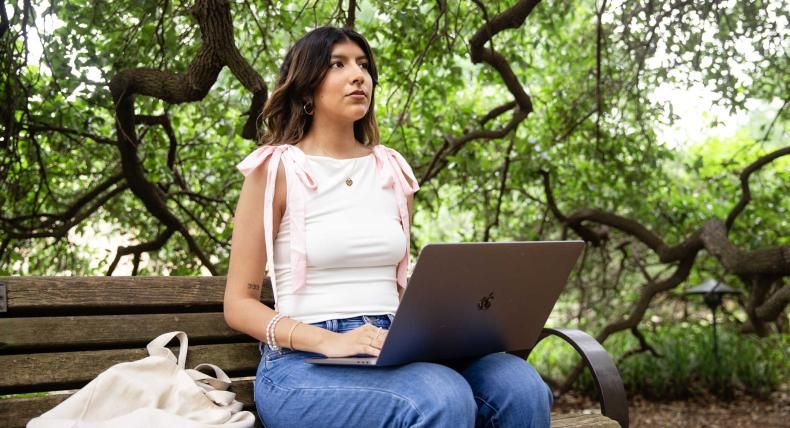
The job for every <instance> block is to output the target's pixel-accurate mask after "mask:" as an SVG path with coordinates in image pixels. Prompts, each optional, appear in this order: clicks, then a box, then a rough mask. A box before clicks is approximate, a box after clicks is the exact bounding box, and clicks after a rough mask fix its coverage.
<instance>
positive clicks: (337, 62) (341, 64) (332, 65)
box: [329, 61, 343, 68]
mask: <svg viewBox="0 0 790 428" xmlns="http://www.w3.org/2000/svg"><path fill="white" fill-rule="evenodd" d="M342 66H343V63H342V62H339V61H335V62H333V63H331V64H329V68H340V67H342Z"/></svg>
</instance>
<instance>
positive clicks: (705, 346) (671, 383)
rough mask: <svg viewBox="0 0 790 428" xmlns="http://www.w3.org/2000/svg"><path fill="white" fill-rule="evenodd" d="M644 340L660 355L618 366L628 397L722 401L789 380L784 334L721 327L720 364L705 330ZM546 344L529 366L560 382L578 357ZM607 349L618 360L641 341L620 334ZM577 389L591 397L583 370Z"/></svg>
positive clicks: (671, 329)
mask: <svg viewBox="0 0 790 428" xmlns="http://www.w3.org/2000/svg"><path fill="white" fill-rule="evenodd" d="M645 339H646V340H647V343H649V344H650V345H651V346H652V347H653V348H654V349H655V350H656V351H657V352H658V354H659V355H660V356H659V357H654V356H653V355H651V354H650V353H648V352H643V353H639V354H635V355H632V356H629V357H627V358H625V359H624V360H622V361H621V362H620V363H619V364H618V367H617V368H618V370H619V371H620V376H621V377H622V378H623V383H624V384H625V386H626V390H627V392H628V393H629V395H630V394H639V395H642V396H644V397H648V398H660V399H668V400H671V399H685V398H688V397H690V396H695V395H704V394H709V393H710V394H715V395H718V396H720V397H722V398H733V397H735V396H736V395H737V394H742V393H746V394H751V395H756V396H760V397H767V396H768V394H770V393H771V392H773V391H775V390H776V389H777V388H778V387H779V386H781V385H782V384H784V383H785V382H787V380H788V379H790V367H788V365H787V364H786V359H787V354H788V352H790V337H788V336H787V335H777V336H773V337H770V338H767V339H764V340H760V339H758V338H755V337H751V336H743V335H741V334H739V333H737V332H734V331H733V330H732V329H731V328H720V329H719V332H718V339H719V356H720V357H719V359H716V357H715V354H714V353H713V348H712V346H713V345H712V336H711V329H710V326H708V325H701V324H696V323H678V324H675V325H659V326H657V327H656V328H655V329H654V330H652V331H649V332H645ZM545 342H546V343H543V342H541V343H540V344H539V345H538V346H537V347H536V348H535V350H534V351H533V353H532V354H531V355H530V357H529V361H530V363H532V364H533V365H535V367H536V368H537V369H538V371H539V372H540V373H541V374H543V375H545V376H549V377H551V378H555V379H562V377H563V376H564V375H565V374H567V373H569V372H570V370H571V369H572V368H573V367H574V366H575V365H576V363H577V362H578V361H579V358H578V356H577V355H576V354H575V351H574V350H573V349H572V348H571V347H570V346H568V345H567V344H565V342H562V341H561V340H559V339H557V338H549V339H545ZM605 347H606V350H607V351H608V352H609V354H610V355H612V358H614V359H618V358H620V357H621V356H622V355H624V354H625V353H626V352H628V351H629V350H633V349H638V348H639V342H638V341H637V339H636V338H635V337H633V336H631V335H626V334H621V335H617V336H614V337H612V339H610V340H608V341H607V342H606V344H605ZM575 386H576V388H578V389H579V390H583V391H586V392H587V393H589V394H592V393H593V392H594V385H593V381H592V377H591V376H590V375H589V373H587V372H586V371H585V375H584V376H582V377H580V378H579V380H578V381H577V384H576V385H575Z"/></svg>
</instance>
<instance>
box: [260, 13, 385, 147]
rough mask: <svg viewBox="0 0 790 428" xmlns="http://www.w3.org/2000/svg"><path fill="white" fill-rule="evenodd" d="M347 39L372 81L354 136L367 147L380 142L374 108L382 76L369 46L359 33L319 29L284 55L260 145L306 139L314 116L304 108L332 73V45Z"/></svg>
mask: <svg viewBox="0 0 790 428" xmlns="http://www.w3.org/2000/svg"><path fill="white" fill-rule="evenodd" d="M348 40H350V41H352V42H354V43H356V44H357V46H359V47H360V49H362V51H363V52H364V53H365V56H367V58H368V64H369V68H368V71H369V73H370V77H371V78H372V80H373V90H372V91H371V94H370V108H369V109H368V112H367V113H366V114H365V116H364V117H362V118H361V119H359V120H357V121H356V122H354V137H355V138H356V139H357V141H359V142H361V143H363V144H365V145H370V146H372V145H376V144H378V143H379V128H378V125H377V124H376V115H375V108H374V107H375V98H374V94H375V89H376V86H377V85H378V77H379V76H378V71H377V70H376V63H375V62H374V60H373V52H372V51H371V49H370V45H369V44H368V42H367V40H365V38H364V37H362V35H360V34H359V33H357V32H356V31H353V30H349V29H345V28H336V27H319V28H316V29H315V30H313V31H311V32H309V33H307V34H306V35H305V36H304V37H302V38H301V39H299V40H298V41H297V42H296V43H295V44H294V45H293V47H291V49H290V50H289V51H288V54H287V55H286V56H285V61H284V62H283V64H282V66H281V67H280V77H279V79H278V80H277V84H276V85H275V87H274V90H273V91H272V94H271V96H270V97H269V99H268V100H267V101H266V104H265V105H264V106H263V111H262V112H261V115H260V117H259V119H260V120H261V121H262V122H263V125H264V126H265V128H266V129H265V130H263V133H262V134H261V136H260V138H259V143H260V144H261V145H267V144H274V145H276V144H296V143H297V142H299V140H301V139H302V137H304V135H305V134H306V133H307V131H308V130H309V129H310V125H312V122H313V117H312V116H311V115H308V114H307V113H305V111H304V105H305V103H306V102H307V101H308V100H312V98H313V93H314V92H315V90H316V88H318V86H319V85H320V84H321V81H323V80H324V76H325V75H326V73H327V71H328V70H329V65H330V60H331V58H332V46H334V45H335V44H336V43H339V42H344V41H348Z"/></svg>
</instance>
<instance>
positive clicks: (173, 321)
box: [0, 312, 251, 354]
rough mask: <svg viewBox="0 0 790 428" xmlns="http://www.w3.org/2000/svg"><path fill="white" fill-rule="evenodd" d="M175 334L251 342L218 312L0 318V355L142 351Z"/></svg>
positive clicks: (191, 339) (203, 339) (204, 340)
mask: <svg viewBox="0 0 790 428" xmlns="http://www.w3.org/2000/svg"><path fill="white" fill-rule="evenodd" d="M175 330H180V331H185V332H186V333H187V336H189V343H194V344H198V343H207V342H209V341H217V340H223V341H230V340H234V341H248V340H251V339H249V338H248V337H247V336H246V335H244V334H242V333H239V332H237V331H234V330H232V329H231V328H230V327H228V326H227V324H226V323H225V319H224V317H223V315H222V313H220V312H214V313H205V312H204V313H181V314H143V315H101V316H75V317H23V318H0V354H10V353H20V352H21V351H30V350H33V351H37V352H42V351H52V350H58V351H63V350H82V349H97V348H99V347H104V348H105V349H106V348H118V347H122V346H126V347H130V348H131V347H143V346H145V344H147V343H148V342H149V341H151V339H153V338H154V337H156V336H158V335H160V334H162V333H163V332H166V331H175Z"/></svg>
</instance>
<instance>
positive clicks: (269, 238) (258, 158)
mask: <svg viewBox="0 0 790 428" xmlns="http://www.w3.org/2000/svg"><path fill="white" fill-rule="evenodd" d="M269 157H271V158H272V159H271V161H269V165H268V169H267V171H266V190H265V193H264V201H263V204H264V205H263V227H264V229H265V230H264V234H265V236H264V240H265V245H266V262H267V273H268V274H269V278H270V279H271V281H272V292H273V294H274V296H277V279H276V277H275V276H276V275H275V272H274V227H273V226H274V215H273V207H274V185H275V183H276V181H277V169H278V167H279V164H280V162H282V163H283V169H284V171H285V176H286V182H287V183H295V182H296V180H295V179H298V180H299V181H301V182H302V184H304V187H302V186H290V187H289V188H288V190H287V191H286V198H287V205H288V210H289V214H290V216H291V254H290V258H291V269H292V270H293V275H294V279H293V281H294V288H295V290H296V291H297V292H298V291H299V290H301V289H302V288H303V287H304V286H305V283H306V278H307V252H306V243H305V211H304V206H305V191H306V189H310V190H312V191H316V190H318V183H316V182H315V180H314V179H313V177H312V176H311V175H310V173H309V172H308V171H307V168H306V167H305V161H306V159H305V157H304V153H302V151H301V150H299V149H298V148H296V147H294V146H292V145H290V144H282V145H276V146H272V145H267V146H261V147H259V148H257V149H256V150H255V151H254V152H252V153H250V155H249V156H247V157H246V158H244V160H242V161H241V162H239V164H238V165H236V168H238V169H239V171H241V173H242V174H244V176H245V177H246V176H247V175H249V174H250V173H252V171H253V170H255V168H257V167H258V166H260V165H261V164H263V162H264V161H265V160H266V159H267V158H269ZM276 305H277V303H276V298H275V310H277V307H276Z"/></svg>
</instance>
